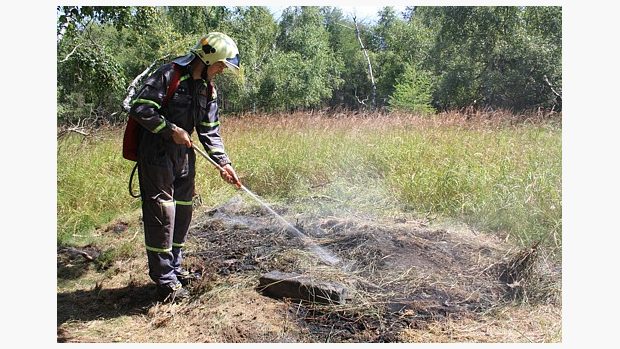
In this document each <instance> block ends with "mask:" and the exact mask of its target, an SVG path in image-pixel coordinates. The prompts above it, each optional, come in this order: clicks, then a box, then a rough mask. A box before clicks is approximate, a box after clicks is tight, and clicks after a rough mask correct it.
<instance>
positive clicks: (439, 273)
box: [188, 197, 559, 342]
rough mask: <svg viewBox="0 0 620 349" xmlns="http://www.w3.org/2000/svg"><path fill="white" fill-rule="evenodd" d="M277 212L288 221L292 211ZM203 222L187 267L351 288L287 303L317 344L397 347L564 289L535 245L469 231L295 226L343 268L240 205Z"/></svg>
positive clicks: (370, 224) (356, 224)
mask: <svg viewBox="0 0 620 349" xmlns="http://www.w3.org/2000/svg"><path fill="white" fill-rule="evenodd" d="M274 209H275V211H277V212H279V213H281V214H282V215H283V216H285V217H286V214H287V212H286V209H283V208H279V207H274ZM196 216H197V217H196V219H195V221H196V222H197V223H196V224H195V225H194V226H193V227H192V228H191V230H190V236H191V238H192V239H194V242H195V244H194V246H195V249H194V250H192V251H188V257H189V258H188V259H189V260H191V259H199V260H200V261H201V262H200V263H198V264H201V265H203V271H205V272H206V273H207V274H209V273H211V274H217V275H219V276H224V277H225V276H228V275H231V274H236V275H245V276H247V277H248V278H255V279H256V282H257V283H258V279H259V277H260V275H261V274H263V273H267V272H270V271H274V270H277V271H281V272H293V273H299V274H303V275H306V276H310V277H316V278H317V279H321V280H329V281H337V282H339V283H341V284H344V285H345V286H346V287H347V290H348V295H349V296H348V297H349V298H348V299H347V300H346V302H345V304H331V305H321V304H318V303H310V302H305V301H292V300H288V299H283V300H280V301H283V302H287V303H288V309H289V315H290V318H292V319H294V321H296V322H297V323H298V324H299V325H300V326H301V328H303V329H304V331H305V332H306V333H307V335H308V337H309V338H310V340H312V341H316V342H399V341H400V333H401V332H402V331H403V330H404V329H407V328H416V329H424V328H426V326H428V325H429V324H430V322H432V321H443V320H446V319H448V318H450V319H455V318H463V317H476V316H478V315H480V314H482V313H484V312H487V311H489V310H491V309H493V308H495V307H499V306H501V305H503V304H506V303H508V302H514V301H515V300H523V299H525V298H527V300H528V301H544V302H557V301H559V297H557V296H556V297H552V296H550V293H553V291H551V288H550V289H549V290H546V291H544V292H538V293H537V292H530V291H529V290H530V289H536V286H537V285H539V284H540V282H541V280H544V281H545V282H546V284H547V285H552V286H553V289H559V273H553V272H551V271H549V270H543V268H540V267H539V266H538V263H537V259H536V250H537V246H532V247H531V248H527V249H517V248H515V247H514V246H511V245H509V244H508V243H506V242H504V241H502V240H500V239H499V238H498V237H496V236H494V235H492V234H484V233H480V232H476V231H474V230H471V229H460V228H459V229H457V228H455V229H438V228H431V227H428V226H427V225H425V224H424V223H422V222H418V221H415V220H404V219H388V218H386V219H377V218H368V217H353V216H350V215H349V216H347V217H310V216H308V217H303V218H300V217H299V216H297V218H296V219H293V220H291V219H288V221H289V222H292V223H294V224H295V226H296V228H297V229H299V230H300V231H302V232H303V233H304V234H306V235H308V236H310V237H311V238H312V239H313V240H314V241H315V242H316V243H317V244H318V245H319V246H321V247H323V248H324V249H326V250H328V251H330V252H332V253H333V254H334V255H336V256H337V257H338V258H339V259H340V260H341V262H340V263H339V264H337V265H335V266H330V265H326V264H324V263H322V262H321V261H320V259H319V258H317V257H316V256H313V255H312V254H311V252H309V249H306V248H305V246H304V245H303V243H302V242H300V241H299V239H297V238H295V237H294V235H293V234H289V233H288V232H287V229H286V227H285V226H283V225H282V223H280V222H278V221H277V220H276V219H274V218H273V217H271V215H270V214H269V213H267V212H264V211H263V210H262V209H261V208H260V207H253V206H250V205H248V204H246V203H244V202H243V201H242V200H241V199H240V198H239V197H237V198H235V199H233V200H231V201H230V202H228V203H226V204H225V205H223V206H221V207H218V208H216V209H213V210H210V211H207V212H205V213H204V214H203V215H200V214H199V212H197V214H196ZM204 266H206V267H204ZM205 268H207V269H208V270H204V269H205ZM526 295H529V298H528V297H525V296H526Z"/></svg>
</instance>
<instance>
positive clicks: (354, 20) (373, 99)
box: [353, 16, 377, 109]
mask: <svg viewBox="0 0 620 349" xmlns="http://www.w3.org/2000/svg"><path fill="white" fill-rule="evenodd" d="M353 23H354V24H355V35H357V40H358V41H359V42H360V47H361V48H362V52H364V56H365V57H366V62H368V75H370V83H371V88H372V95H371V99H370V103H371V104H370V106H371V109H374V108H375V106H376V103H375V99H376V95H377V86H376V85H375V78H374V76H373V75H372V64H370V57H368V52H367V51H366V48H365V47H364V44H363V43H362V38H361V36H360V31H359V28H358V27H357V18H356V16H353ZM356 97H357V96H356ZM358 101H359V98H358Z"/></svg>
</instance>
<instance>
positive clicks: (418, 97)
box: [389, 65, 435, 114]
mask: <svg viewBox="0 0 620 349" xmlns="http://www.w3.org/2000/svg"><path fill="white" fill-rule="evenodd" d="M432 89H433V83H432V78H431V76H430V74H429V73H428V72H425V71H421V70H417V69H416V68H415V67H413V66H411V65H409V66H407V67H406V68H405V72H404V74H403V76H402V77H401V78H400V79H398V81H397V83H396V86H395V88H394V93H393V94H392V95H391V96H390V99H389V105H390V106H389V109H390V110H392V111H404V112H411V113H419V114H430V113H434V112H435V109H434V108H433V107H432V106H431V100H432V94H431V92H432Z"/></svg>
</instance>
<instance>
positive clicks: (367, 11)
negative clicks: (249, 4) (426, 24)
mask: <svg viewBox="0 0 620 349" xmlns="http://www.w3.org/2000/svg"><path fill="white" fill-rule="evenodd" d="M332 5H333V6H334V7H339V8H340V9H341V10H342V13H343V14H344V15H345V16H347V17H349V18H351V17H352V16H353V15H354V14H356V15H357V19H358V20H359V21H360V22H364V21H366V22H369V23H372V22H376V21H377V19H378V17H377V12H379V11H380V10H381V9H382V8H383V7H384V6H385V5H381V6H339V5H338V3H335V4H332ZM332 5H329V6H332ZM287 6H288V5H283V6H277V5H272V6H267V7H268V8H269V11H270V12H271V14H273V17H274V18H275V19H279V18H280V14H281V13H282V11H283V10H284V9H285V8H286V7H287ZM391 6H392V7H394V9H395V10H396V13H397V14H400V13H401V12H403V11H404V10H405V8H406V6H404V5H391Z"/></svg>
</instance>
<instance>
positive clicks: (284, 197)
mask: <svg viewBox="0 0 620 349" xmlns="http://www.w3.org/2000/svg"><path fill="white" fill-rule="evenodd" d="M497 119H498V120H504V121H506V120H508V121H510V119H511V117H510V116H506V117H503V118H502V117H500V118H497ZM504 121H501V122H489V121H488V120H477V121H475V120H474V121H464V120H463V119H462V118H461V117H460V116H458V115H457V116H455V115H452V114H450V115H443V116H439V117H435V118H431V119H428V118H427V119H420V118H415V117H409V116H407V115H400V114H391V115H388V116H381V115H366V116H362V117H359V116H358V117H356V116H352V115H348V116H340V117H338V116H331V117H326V116H322V115H307V114H296V115H290V116H282V115H281V116H261V117H235V118H232V117H228V118H224V119H223V121H222V123H223V126H222V130H223V137H224V141H225V144H226V148H227V150H228V153H229V155H230V156H231V158H232V160H233V165H234V166H235V168H236V170H237V172H238V173H239V175H240V176H241V178H242V181H243V182H244V184H245V185H246V186H247V187H248V188H250V189H251V190H252V191H254V192H256V193H257V194H259V195H261V196H263V197H265V198H266V199H268V200H270V201H279V202H283V203H287V204H290V205H299V206H297V208H298V209H303V210H307V211H316V212H324V211H325V210H329V209H340V210H346V211H351V212H358V211H359V212H365V213H374V214H377V215H381V214H386V213H388V212H391V211H393V210H400V211H403V210H404V211H408V212H416V213H420V214H434V215H441V216H444V217H452V218H456V219H460V220H464V221H466V222H468V223H470V224H473V225H476V226H478V227H479V228H480V229H487V230H490V231H498V230H499V231H502V232H504V233H507V234H509V235H510V236H511V237H513V238H514V239H515V240H516V241H519V242H521V243H523V244H527V243H530V242H531V241H533V240H536V239H540V238H542V237H549V239H547V240H546V243H548V244H551V245H552V246H554V247H556V248H557V249H558V251H559V250H560V248H561V226H562V224H561V207H562V203H561V127H560V126H557V125H554V124H551V123H548V122H536V123H519V124H517V125H511V124H510V122H504ZM121 134H122V130H120V129H118V130H116V131H110V132H107V133H104V134H102V135H101V136H100V137H98V138H97V139H96V140H83V139H81V137H82V136H79V135H75V136H71V137H68V138H66V139H62V140H60V141H59V144H58V236H59V241H60V240H62V241H65V242H66V241H74V239H75V236H79V235H84V236H88V235H89V232H92V231H93V229H94V227H95V226H97V225H100V224H104V223H106V222H107V221H109V220H111V219H113V218H114V217H116V216H117V215H119V214H121V213H126V212H127V211H131V210H134V211H136V210H138V208H139V201H137V200H136V199H132V198H130V197H129V196H128V194H127V178H128V175H129V172H130V170H131V166H132V163H130V162H128V161H126V160H124V159H122V158H121V156H120V152H121V150H120V143H121ZM197 162H198V166H197V169H198V171H197V181H196V184H197V191H198V192H199V193H200V194H201V196H202V198H203V201H204V202H205V203H206V204H207V205H215V204H217V203H220V202H222V201H223V200H226V199H227V198H229V197H230V196H232V195H235V191H234V189H233V188H232V186H229V185H225V184H224V183H223V182H222V180H221V179H220V178H219V176H218V175H217V171H215V170H214V169H213V168H212V167H211V166H210V165H209V164H208V163H206V161H204V160H201V159H200V158H199V159H198V160H197Z"/></svg>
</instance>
